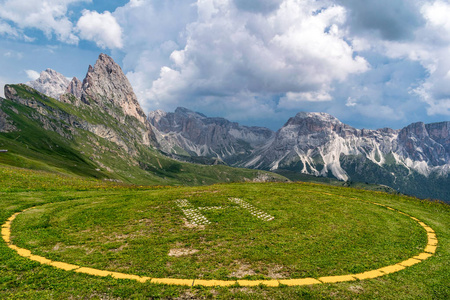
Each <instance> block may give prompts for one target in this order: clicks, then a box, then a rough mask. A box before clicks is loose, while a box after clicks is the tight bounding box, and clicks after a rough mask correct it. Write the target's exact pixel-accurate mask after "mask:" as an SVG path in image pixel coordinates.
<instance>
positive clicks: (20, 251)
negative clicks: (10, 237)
mask: <svg viewBox="0 0 450 300" xmlns="http://www.w3.org/2000/svg"><path fill="white" fill-rule="evenodd" d="M17 253H18V254H19V255H20V256H23V257H30V256H31V251H30V250H27V249H22V248H19V249H18V250H17Z"/></svg>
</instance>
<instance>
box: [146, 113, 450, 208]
mask: <svg viewBox="0 0 450 300" xmlns="http://www.w3.org/2000/svg"><path fill="white" fill-rule="evenodd" d="M186 110H187V109H177V110H176V111H175V112H174V113H165V112H162V111H158V114H159V119H158V121H157V122H155V121H154V120H152V116H153V113H152V112H150V113H149V119H150V122H151V123H152V126H153V127H154V131H155V134H156V135H157V136H158V135H160V134H161V131H162V134H163V135H164V136H165V138H166V139H169V140H170V141H171V143H170V145H171V146H172V147H173V149H175V148H177V147H178V148H182V149H184V150H185V151H186V152H187V154H188V155H197V156H199V155H205V156H207V157H209V158H218V159H222V160H224V161H225V162H226V163H228V164H231V165H233V166H238V167H246V168H254V169H262V170H270V171H277V170H288V171H294V172H298V173H302V174H309V175H315V176H323V177H334V178H337V179H339V180H343V181H353V180H359V181H363V182H370V183H376V184H384V185H389V186H391V187H394V188H396V189H398V190H399V191H400V192H403V193H410V194H411V193H413V194H415V195H418V196H420V197H439V198H440V199H447V201H450V190H449V188H448V185H447V187H446V185H445V184H447V182H449V183H450V181H449V173H450V151H448V150H449V144H450V132H449V128H450V122H438V123H431V124H424V123H422V122H417V123H413V124H410V125H408V126H406V127H404V128H402V129H397V130H395V129H391V128H382V129H377V130H373V129H356V128H354V127H352V126H350V125H347V124H344V123H342V122H341V121H339V120H338V119H337V118H335V117H334V116H331V115H329V114H327V113H311V112H299V113H297V114H296V115H295V116H294V117H291V118H289V120H288V121H287V122H286V123H285V124H284V126H282V127H281V128H280V129H279V130H278V131H276V132H273V131H272V134H271V135H270V138H267V139H266V142H265V143H261V144H259V145H256V146H255V145H253V146H252V147H250V146H249V147H247V149H246V150H247V152H246V155H244V156H242V155H241V154H240V153H239V152H237V151H234V152H232V151H228V152H227V156H223V155H218V153H217V151H213V149H214V148H215V147H217V146H218V145H222V144H223V142H222V141H220V137H224V136H226V135H224V134H223V131H226V133H227V134H229V133H230V129H229V128H227V127H226V126H223V122H224V121H223V120H221V119H220V122H217V121H215V120H218V119H217V118H208V117H206V116H205V115H200V114H192V112H191V114H190V117H188V116H186V115H185V114H183V113H181V112H182V111H186ZM164 116H169V117H168V118H169V119H178V120H179V121H178V123H177V124H182V123H183V122H185V121H186V120H184V121H183V118H186V119H189V118H192V116H197V121H198V122H200V123H199V124H198V127H197V128H190V129H188V130H190V131H194V132H200V133H201V132H203V133H202V135H203V136H206V135H207V134H208V132H205V124H206V123H207V124H209V125H208V126H209V127H206V128H214V132H215V133H220V134H217V136H215V139H216V143H205V141H201V140H195V139H189V134H188V133H186V132H183V127H180V126H178V127H176V126H175V123H173V122H172V123H171V122H169V121H167V120H164ZM228 122H229V121H228ZM161 124H164V126H161ZM170 124H172V125H174V127H173V128H170V126H169V125H170ZM193 124H195V123H193ZM237 126H238V127H236V130H238V129H239V128H240V127H239V124H237ZM227 130H228V131H227ZM265 130H269V131H270V129H267V128H265ZM210 132H211V130H210ZM235 136H239V135H238V134H235ZM183 139H184V140H183ZM180 140H182V142H180ZM186 140H187V141H186ZM177 141H178V143H177ZM227 141H228V142H232V144H231V145H230V144H229V145H228V148H227V149H234V150H235V149H238V146H237V145H241V144H242V143H245V142H246V141H245V140H244V139H241V140H239V138H237V139H235V140H231V139H229V138H227ZM197 148H202V149H207V150H204V151H203V152H202V153H200V154H199V153H197V152H196V151H194V149H197ZM173 149H172V152H174V150H173ZM208 149H210V150H208ZM166 151H170V149H166ZM363 170H364V171H363ZM364 173H367V174H364ZM371 173H373V174H377V178H375V177H374V176H371ZM436 178H438V179H439V180H436ZM441 179H443V182H444V183H445V184H444V186H441V187H439V186H437V187H435V189H436V190H438V192H436V193H433V191H431V193H430V194H429V195H427V194H425V193H420V192H419V193H418V192H417V188H415V187H412V186H411V185H417V184H428V185H430V186H434V185H433V183H432V182H431V183H430V181H432V180H434V181H435V182H438V181H439V182H442V180H441ZM428 192H429V191H428ZM437 195H439V196H437Z"/></svg>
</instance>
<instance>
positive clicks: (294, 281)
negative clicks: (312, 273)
mask: <svg viewBox="0 0 450 300" xmlns="http://www.w3.org/2000/svg"><path fill="white" fill-rule="evenodd" d="M278 281H279V282H280V284H284V285H289V286H299V285H311V284H320V283H322V282H320V281H319V280H317V279H315V278H300V279H280V280H278Z"/></svg>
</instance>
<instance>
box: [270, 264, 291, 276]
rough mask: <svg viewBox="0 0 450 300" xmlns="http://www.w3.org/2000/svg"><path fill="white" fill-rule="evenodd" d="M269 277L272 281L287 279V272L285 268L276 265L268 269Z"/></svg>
mask: <svg viewBox="0 0 450 300" xmlns="http://www.w3.org/2000/svg"><path fill="white" fill-rule="evenodd" d="M268 271H269V273H268V276H269V277H270V278H272V279H281V278H286V277H287V274H286V272H283V266H279V265H275V266H271V267H269V268H268Z"/></svg>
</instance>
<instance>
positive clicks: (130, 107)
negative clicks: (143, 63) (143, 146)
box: [81, 54, 146, 123]
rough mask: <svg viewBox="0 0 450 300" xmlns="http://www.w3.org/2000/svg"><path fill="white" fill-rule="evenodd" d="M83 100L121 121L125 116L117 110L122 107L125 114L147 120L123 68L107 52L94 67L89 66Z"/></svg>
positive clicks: (84, 82) (84, 83) (83, 88)
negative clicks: (94, 104)
mask: <svg viewBox="0 0 450 300" xmlns="http://www.w3.org/2000/svg"><path fill="white" fill-rule="evenodd" d="M81 100H82V101H83V102H84V103H87V104H92V102H93V103H96V104H97V105H99V106H100V107H101V108H103V109H104V110H105V111H107V112H108V113H109V114H110V115H112V116H113V117H114V118H116V119H117V120H118V121H120V122H122V123H123V122H124V121H125V118H124V117H125V116H124V115H122V114H121V113H119V112H117V109H116V108H122V111H123V113H124V114H125V115H128V116H132V117H135V118H136V119H138V120H139V121H140V122H141V123H145V122H146V116H145V113H144V111H143V110H142V108H141V106H140V105H139V102H138V100H137V97H136V95H135V93H134V92H133V88H132V87H131V84H130V82H129V81H128V79H127V77H126V76H125V74H124V73H123V71H122V69H121V68H120V66H119V65H118V64H116V63H115V62H114V60H113V59H112V58H111V57H109V56H108V55H106V54H100V55H99V57H98V60H97V62H96V63H95V65H94V67H92V66H89V69H88V72H87V74H86V78H85V79H84V80H83V84H82V95H81Z"/></svg>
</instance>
